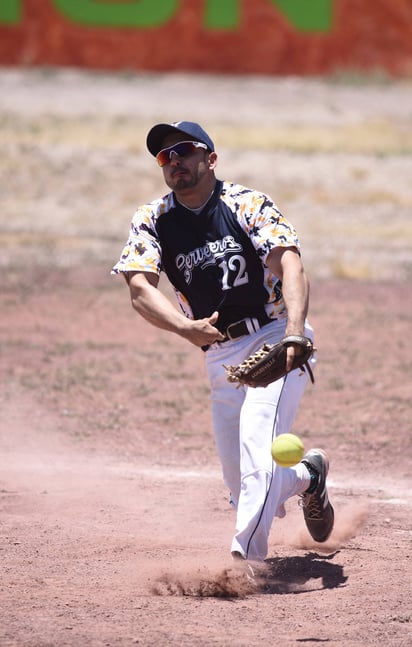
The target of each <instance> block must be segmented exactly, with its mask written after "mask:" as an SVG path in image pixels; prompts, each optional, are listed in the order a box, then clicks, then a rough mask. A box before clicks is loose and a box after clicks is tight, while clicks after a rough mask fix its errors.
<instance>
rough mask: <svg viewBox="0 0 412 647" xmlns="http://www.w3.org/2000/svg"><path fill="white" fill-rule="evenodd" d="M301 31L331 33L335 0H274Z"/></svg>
mask: <svg viewBox="0 0 412 647" xmlns="http://www.w3.org/2000/svg"><path fill="white" fill-rule="evenodd" d="M272 2H273V3H274V4H276V5H277V6H278V7H279V9H280V10H281V12H282V13H283V14H285V16H286V17H287V18H288V19H289V21H290V22H291V23H292V25H293V26H294V27H296V29H298V30H299V31H330V30H331V27H332V4H333V0H272Z"/></svg>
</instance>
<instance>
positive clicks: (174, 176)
mask: <svg viewBox="0 0 412 647" xmlns="http://www.w3.org/2000/svg"><path fill="white" fill-rule="evenodd" d="M189 140H190V137H188V136H187V135H183V134H181V133H172V134H170V135H168V136H167V137H165V139H164V140H163V142H162V149H163V148H169V146H173V145H174V144H177V143H178V142H184V141H189ZM215 159H216V154H215V153H210V152H209V151H208V150H206V149H204V148H197V149H196V150H195V151H194V152H193V153H190V154H189V155H185V156H184V157H180V156H179V155H176V154H175V153H172V155H171V157H170V160H169V163H168V164H166V165H165V166H163V167H162V170H163V176H164V179H165V182H166V184H167V186H168V187H169V188H170V189H172V191H176V192H178V193H179V192H185V191H187V190H193V189H195V188H196V187H197V186H198V185H200V184H201V183H202V180H203V179H204V178H206V177H207V176H209V174H211V173H213V168H214V166H215V164H214V163H213V162H214V161H215ZM211 162H212V164H211Z"/></svg>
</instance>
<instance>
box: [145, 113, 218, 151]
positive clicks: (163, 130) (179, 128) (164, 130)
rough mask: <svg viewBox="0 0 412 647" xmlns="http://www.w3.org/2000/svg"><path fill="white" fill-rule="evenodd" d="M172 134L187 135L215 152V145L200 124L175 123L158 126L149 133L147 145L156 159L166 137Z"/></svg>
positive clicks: (188, 122) (191, 122) (189, 122)
mask: <svg viewBox="0 0 412 647" xmlns="http://www.w3.org/2000/svg"><path fill="white" fill-rule="evenodd" d="M171 133H181V134H182V135H187V136H188V137H189V139H192V140H193V141H196V142H202V143H203V144H206V146H207V147H208V149H209V150H210V151H214V150H215V145H214V143H213V142H212V140H211V139H210V137H209V135H208V134H207V132H205V131H204V130H203V128H202V127H201V126H199V124H196V123H195V122H194V121H175V122H174V123H172V124H157V125H156V126H153V128H152V129H151V130H150V131H149V134H148V135H147V139H146V145H147V148H148V149H149V151H150V152H151V154H152V155H154V157H156V155H157V154H158V152H159V151H161V150H162V148H163V141H164V139H165V137H166V136H167V135H170V134H171Z"/></svg>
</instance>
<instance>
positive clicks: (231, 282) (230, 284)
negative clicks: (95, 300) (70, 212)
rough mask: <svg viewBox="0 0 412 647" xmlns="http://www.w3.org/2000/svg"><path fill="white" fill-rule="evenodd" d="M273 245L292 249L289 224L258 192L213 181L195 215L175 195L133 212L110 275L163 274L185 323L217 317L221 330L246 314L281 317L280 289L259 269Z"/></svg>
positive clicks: (265, 270)
mask: <svg viewBox="0 0 412 647" xmlns="http://www.w3.org/2000/svg"><path fill="white" fill-rule="evenodd" d="M274 247H296V248H297V249H298V250H299V241H298V239H297V235H296V232H295V230H294V228H293V227H292V225H291V224H290V223H289V222H288V221H287V220H286V219H285V218H284V217H283V216H282V214H281V213H280V212H279V210H278V209H277V208H276V206H275V204H274V203H273V201H272V200H271V199H270V198H269V197H268V196H267V195H264V194H263V193H259V192H258V191H255V190H252V189H248V188H246V187H243V186H240V185H238V184H233V183H230V182H222V181H220V180H218V181H217V183H216V187H215V190H214V192H213V194H212V196H211V197H210V199H209V200H208V202H207V204H206V205H205V206H204V208H203V209H202V211H201V212H200V213H196V212H194V211H191V210H190V209H187V208H186V207H184V206H183V205H181V204H179V202H177V200H176V198H175V196H174V194H173V193H169V194H167V195H166V196H164V197H162V198H160V199H158V200H155V201H154V202H151V203H150V204H146V205H143V206H141V207H139V208H138V209H137V211H136V213H135V215H134V217H133V220H132V223H131V228H130V235H129V239H128V241H127V244H126V246H125V247H124V249H123V251H122V254H121V257H120V260H119V261H118V263H116V265H115V266H114V268H113V269H112V273H114V274H120V273H128V272H136V271H138V272H152V273H155V274H157V275H160V273H161V272H162V271H163V272H165V273H166V275H167V277H168V279H169V281H170V282H171V284H172V285H173V287H174V289H175V292H176V296H177V299H178V301H179V304H180V306H181V308H182V310H183V312H184V313H185V314H186V316H188V317H189V318H191V319H201V318H203V317H209V316H210V315H211V314H212V313H213V312H214V311H215V310H217V311H218V312H219V319H218V323H217V324H216V325H217V327H218V328H219V329H221V330H222V331H223V330H225V328H226V327H227V325H228V324H230V323H233V322H235V321H239V320H240V319H243V318H245V317H256V316H261V315H262V313H265V314H266V315H267V316H268V317H269V318H271V319H278V318H284V317H285V316H286V311H285V305H284V302H283V298H282V285H281V282H280V280H279V279H278V277H276V276H275V275H274V274H273V273H272V272H271V271H270V270H269V268H268V267H267V266H266V265H265V261H266V258H267V256H268V254H269V252H270V251H271V249H273V248H274Z"/></svg>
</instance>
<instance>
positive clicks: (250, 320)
mask: <svg viewBox="0 0 412 647" xmlns="http://www.w3.org/2000/svg"><path fill="white" fill-rule="evenodd" d="M239 324H243V325H244V332H243V333H242V334H241V335H238V336H237V337H232V335H231V333H230V329H231V328H234V327H235V326H239ZM259 328H260V326H259V321H258V320H257V319H255V318H254V317H246V318H245V319H239V321H235V322H234V323H231V324H229V326H228V327H227V328H226V337H227V338H228V339H230V340H231V341H234V340H235V339H239V338H240V337H245V336H246V335H251V334H252V333H254V332H256V331H257V330H259Z"/></svg>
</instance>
